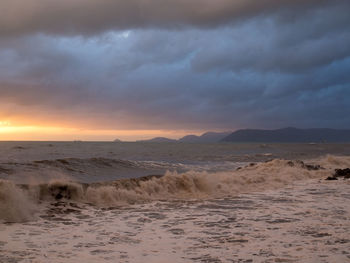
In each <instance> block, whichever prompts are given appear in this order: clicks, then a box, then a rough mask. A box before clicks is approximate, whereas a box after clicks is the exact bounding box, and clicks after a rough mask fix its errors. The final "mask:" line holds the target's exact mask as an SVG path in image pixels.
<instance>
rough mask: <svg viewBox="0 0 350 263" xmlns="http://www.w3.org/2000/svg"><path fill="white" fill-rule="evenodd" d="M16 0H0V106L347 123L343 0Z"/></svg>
mask: <svg viewBox="0 0 350 263" xmlns="http://www.w3.org/2000/svg"><path fill="white" fill-rule="evenodd" d="M11 3H12V4H11V5H13V6H14V4H15V3H16V1H12V2H11ZM17 3H18V5H17V7H21V8H15V9H11V8H13V6H11V5H10V2H6V1H5V2H4V1H2V3H1V4H0V5H2V6H3V7H5V6H6V8H7V9H6V10H7V12H5V11H4V9H3V8H0V10H1V11H0V92H1V96H0V112H1V114H0V118H2V117H3V116H9V118H10V117H11V116H13V117H16V116H22V117H25V118H27V119H28V120H31V121H38V122H43V121H47V122H48V123H49V122H50V121H52V120H53V121H58V122H60V123H67V124H68V125H78V126H84V127H94V128H96V127H99V128H103V129H108V128H113V129H181V130H183V129H201V130H209V129H210V130H212V129H222V130H227V129H234V128H243V127H262V128H278V127H283V126H298V127H337V128H349V127H350V117H349V116H350V107H349V105H348V98H350V74H349V71H350V48H349V47H350V33H349V30H348V28H349V26H350V16H348V15H347V14H348V13H349V12H350V10H349V9H350V8H349V6H350V4H349V2H348V1H320V0H318V1H295V0H294V1H272V0H270V1H267V0H266V1H249V0H248V1H247V0H245V1H243V0H242V1H231V0H230V1H229V0H227V1H226V0H222V1H199V0H198V1H164V0H163V1H152V0H150V1H113V2H112V1H107V0H105V1H99V2H95V1H84V3H85V4H84V5H82V2H81V1H45V2H42V3H41V2H40V1H30V0H28V1H25V2H23V3H22V2H17ZM137 3H138V4H137ZM146 3H147V5H146ZM199 3H200V4H199ZM214 3H215V4H214ZM330 3H332V4H330ZM39 4H40V5H39ZM136 6H138V7H136ZM78 7H80V9H79V10H78ZM138 8H139V9H138ZM11 10H12V11H11ZM93 10H95V12H93ZM10 11H11V12H10ZM1 12H3V14H4V13H6V16H5V17H4V16H3V15H1ZM9 14H12V15H13V16H10V15H9ZM74 14H75V15H74ZM15 17H17V19H18V20H16V21H17V22H11V19H13V20H15ZM4 21H5V22H6V23H4ZM237 21H240V23H235V24H232V22H237ZM116 28H117V29H128V30H124V31H123V30H120V31H109V32H106V33H101V32H102V31H105V30H112V29H116ZM135 28H139V29H135ZM129 29H131V30H129ZM34 32H35V34H34ZM38 32H42V33H38ZM31 33H33V34H31ZM43 33H44V34H43ZM45 33H49V35H47V34H45ZM95 33H99V34H97V35H94V34H95ZM55 34H63V35H55ZM74 34H77V35H74ZM82 34H83V35H84V34H85V35H84V36H81V35H82Z"/></svg>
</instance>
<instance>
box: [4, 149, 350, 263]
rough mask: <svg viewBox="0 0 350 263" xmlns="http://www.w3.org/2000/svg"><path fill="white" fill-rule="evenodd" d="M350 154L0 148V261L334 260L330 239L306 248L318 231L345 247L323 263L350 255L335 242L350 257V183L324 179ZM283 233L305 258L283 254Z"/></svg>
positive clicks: (343, 164) (335, 151)
mask: <svg viewBox="0 0 350 263" xmlns="http://www.w3.org/2000/svg"><path fill="white" fill-rule="evenodd" d="M349 155H350V145H349V144H269V145H266V144H263V145H261V144H184V143H169V144H162V143H88V142H0V178H2V179H0V220H1V222H2V223H0V262H75V260H76V257H77V256H79V257H81V258H83V259H85V260H86V261H87V262H116V260H117V261H118V262H141V261H142V260H141V259H142V257H145V258H147V259H148V260H147V261H148V262H164V260H166V261H168V262H191V261H193V262H251V261H249V260H252V259H254V262H255V261H257V260H258V259H259V258H260V259H264V260H267V261H263V260H261V262H292V261H293V260H294V261H298V259H301V258H303V259H304V260H303V262H314V261H313V260H316V259H320V261H318V260H316V261H317V262H322V260H321V259H323V258H322V253H321V252H320V253H318V252H317V253H316V252H315V253H314V254H313V253H312V250H315V246H316V245H317V244H318V242H319V240H318V239H316V240H315V242H316V243H315V244H314V243H313V241H312V240H309V241H310V242H311V245H310V243H305V242H304V243H303V242H302V241H300V240H299V241H296V240H297V239H298V238H301V239H302V238H303V237H305V236H307V237H309V236H311V238H312V237H313V236H315V235H316V236H317V235H320V236H319V238H323V239H324V240H323V241H324V243H325V242H333V243H332V244H333V246H332V249H333V252H334V253H333V254H332V253H331V252H329V253H328V254H326V255H324V256H325V257H324V258H325V260H326V261H323V262H332V260H331V261H327V260H329V259H330V258H329V256H330V255H332V256H334V257H335V256H336V258H337V259H347V258H348V257H347V254H344V253H342V252H340V250H339V251H338V252H336V253H335V247H336V246H338V247H341V249H343V250H342V251H346V249H347V248H349V250H350V247H349V244H350V241H349V240H347V239H346V238H345V237H342V238H340V236H341V235H340V234H339V233H340V232H344V231H348V230H350V224H349V222H350V221H349V219H350V217H349V213H350V210H349V207H348V206H346V203H349V199H350V196H349V194H348V192H349V190H350V186H349V183H348V181H345V180H344V183H341V182H327V183H326V181H324V180H323V179H325V178H326V177H327V176H329V175H331V174H332V173H333V172H334V169H336V168H346V167H350V157H349ZM310 180H311V181H310ZM286 187H287V188H286ZM337 191H339V192H337ZM319 197H320V198H319ZM322 198H328V199H329V200H322ZM276 200H277V201H276ZM278 200H279V201H278ZM331 200H333V201H334V200H336V201H337V202H340V206H339V207H338V209H336V211H338V212H337V215H334V214H332V213H333V212H334V211H335V210H334V207H336V206H335V205H334V204H333V208H332V204H331ZM308 211H309V212H308ZM310 211H311V212H310ZM322 211H323V212H322ZM341 211H342V212H341ZM276 213H277V214H278V216H276ZM309 213H311V214H310V216H311V218H310V222H309V223H308V224H309V225H307V226H304V225H303V223H302V222H300V221H302V220H304V217H305V216H309ZM312 213H314V214H312ZM319 213H323V217H324V218H325V219H324V220H321V221H320V222H319V223H317V222H318V220H320V218H319V217H318V215H320V214H319ZM252 218H254V219H252ZM334 218H338V219H339V220H338V221H334V220H335V219H334ZM328 219H329V221H327V220H328ZM333 219H334V220H333ZM332 220H333V221H332ZM315 222H316V223H317V224H325V222H326V223H327V224H328V225H327V226H324V231H323V230H322V227H319V226H317V225H315V226H314V227H312V226H311V223H312V224H314V223H315ZM293 224H299V228H300V229H299V230H300V231H301V233H302V234H298V233H299V232H298V233H297V232H293V231H291V230H288V231H289V232H288V231H287V232H286V229H284V228H283V227H284V226H288V227H291V226H292V225H293ZM334 226H338V230H339V231H338V230H337V231H338V232H339V233H338V234H337V231H335V232H334V229H329V228H333V227H334ZM264 227H268V230H266V229H265V230H263V228H264ZM269 228H270V229H269ZM274 229H275V230H276V231H277V232H279V231H282V230H283V231H284V232H285V235H290V237H294V238H295V242H296V243H297V244H299V245H295V242H294V241H291V240H289V236H288V238H287V239H286V240H284V239H283V236H281V233H275V234H276V235H274ZM299 230H298V231H299ZM296 231H297V230H296ZM305 231H306V232H308V231H309V232H308V233H314V235H312V234H310V235H308V234H305ZM310 231H311V232H310ZM292 232H293V233H292ZM303 233H304V234H303ZM325 233H327V234H325ZM335 235H338V237H337V238H338V239H339V240H343V241H342V243H341V245H340V243H339V242H340V241H339V242H338V241H336V240H338V239H334V240H333V239H332V238H333V237H334V238H335ZM274 238H279V239H283V240H284V241H283V242H285V243H284V245H283V246H288V244H291V245H290V248H293V249H295V251H294V252H295V254H293V255H292V254H288V255H283V253H282V252H281V251H284V249H283V248H281V249H280V250H278V251H273V249H272V248H271V246H272V245H271V244H272V243H274V242H275V240H274ZM259 240H261V241H264V245H262V247H261V249H260V251H259V252H256V253H254V256H252V255H249V250H250V249H254V244H256V242H258V243H259ZM332 240H333V241H332ZM323 241H322V242H323ZM269 242H270V243H269ZM288 242H290V243H288ZM293 242H294V243H293ZM334 242H335V243H334ZM337 242H338V243H337ZM287 243H288V244H287ZM322 244H323V243H322ZM334 244H336V245H334ZM323 245H324V244H323ZM303 247H307V248H305V249H306V250H305V251H302V250H303ZM316 247H317V246H316ZM285 248H286V247H285ZM329 248H330V247H329ZM231 250H232V251H236V252H234V253H235V256H234V255H233V254H231V252H230V251H231ZM287 250H288V251H289V252H288V253H290V252H291V251H290V249H286V251H287ZM264 251H265V252H264ZM243 252H244V253H245V254H244V253H243ZM304 252H305V253H304ZM251 253H253V252H252V251H251ZM264 253H265V254H264ZM310 253H311V254H310ZM277 254H278V255H277ZM220 255H222V257H220ZM259 255H260V256H259ZM305 255H309V256H310V255H311V257H305ZM169 257H170V258H171V260H170V259H169ZM264 257H265V258H264ZM334 257H333V258H334ZM331 258H332V257H331ZM169 260H170V261H169ZM239 260H241V261H239ZM244 260H248V261H244ZM268 260H271V261H268ZM276 260H277V261H276ZM278 260H282V261H278ZM283 260H287V261H283ZM288 260H289V261H288ZM258 262H260V261H258ZM333 262H334V261H333Z"/></svg>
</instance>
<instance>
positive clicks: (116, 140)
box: [114, 139, 122, 142]
mask: <svg viewBox="0 0 350 263" xmlns="http://www.w3.org/2000/svg"><path fill="white" fill-rule="evenodd" d="M114 142H122V141H121V140H119V139H115V140H114Z"/></svg>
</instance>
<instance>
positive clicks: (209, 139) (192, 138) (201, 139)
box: [179, 132, 231, 143]
mask: <svg viewBox="0 0 350 263" xmlns="http://www.w3.org/2000/svg"><path fill="white" fill-rule="evenodd" d="M230 133H231V132H206V133H203V134H202V135H201V136H197V135H187V136H185V137H182V138H181V139H179V142H191V143H214V142H219V141H221V140H222V139H223V138H225V137H226V136H228V135H229V134H230Z"/></svg>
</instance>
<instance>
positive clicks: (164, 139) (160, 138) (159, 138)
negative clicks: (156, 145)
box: [138, 137, 177, 142]
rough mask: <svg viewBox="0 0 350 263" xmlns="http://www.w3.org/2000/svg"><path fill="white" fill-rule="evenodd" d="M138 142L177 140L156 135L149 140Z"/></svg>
mask: <svg viewBox="0 0 350 263" xmlns="http://www.w3.org/2000/svg"><path fill="white" fill-rule="evenodd" d="M138 142H177V140H174V139H169V138H165V137H156V138H153V139H150V140H142V141H138Z"/></svg>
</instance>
